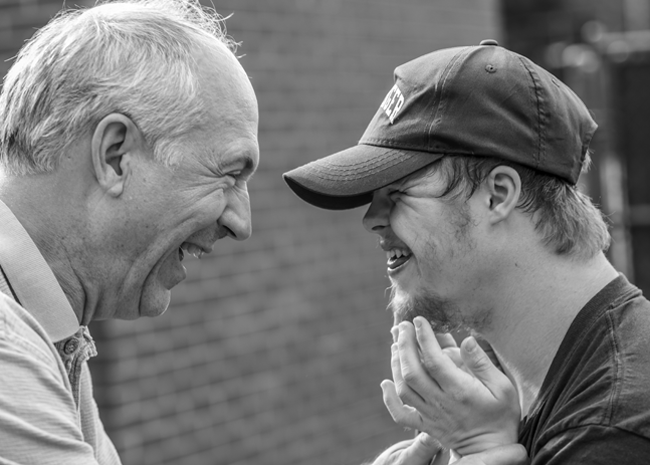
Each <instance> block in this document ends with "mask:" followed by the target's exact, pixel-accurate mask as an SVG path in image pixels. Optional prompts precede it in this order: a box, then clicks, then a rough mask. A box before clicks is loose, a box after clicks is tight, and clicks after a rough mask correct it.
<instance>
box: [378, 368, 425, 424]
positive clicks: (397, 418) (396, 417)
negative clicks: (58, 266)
mask: <svg viewBox="0 0 650 465" xmlns="http://www.w3.org/2000/svg"><path fill="white" fill-rule="evenodd" d="M381 390H382V392H383V398H384V405H385V406H386V409H388V413H390V416H391V417H392V418H393V421H394V422H395V423H397V424H398V425H400V426H405V427H407V428H413V429H422V425H423V422H422V417H421V416H420V413H419V412H418V411H417V410H415V409H414V408H413V407H411V406H409V405H405V404H404V403H403V402H402V399H400V397H399V396H398V395H397V390H396V389H395V384H394V383H393V382H392V381H389V380H387V379H385V380H384V381H382V382H381Z"/></svg>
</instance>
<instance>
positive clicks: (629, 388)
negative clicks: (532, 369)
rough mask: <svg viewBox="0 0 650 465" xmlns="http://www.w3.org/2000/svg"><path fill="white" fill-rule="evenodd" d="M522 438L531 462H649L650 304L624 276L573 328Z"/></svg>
mask: <svg viewBox="0 0 650 465" xmlns="http://www.w3.org/2000/svg"><path fill="white" fill-rule="evenodd" d="M519 442H520V443H521V444H523V445H524V446H525V447H526V450H528V454H529V456H530V457H531V459H532V460H531V465H541V464H548V465H559V464H562V465H569V464H571V465H573V464H589V465H593V464H625V465H636V464H638V465H641V464H643V465H648V464H650V302H648V300H646V299H645V298H644V297H643V295H642V293H641V291H640V290H639V289H637V288H636V287H634V286H633V285H631V284H630V283H629V282H628V281H627V279H625V277H624V276H623V275H621V276H619V277H618V278H617V279H615V280H614V281H612V282H611V283H609V284H608V285H607V286H605V287H604V288H603V289H602V290H601V291H600V292H599V293H598V294H596V295H595V296H594V298H593V299H591V300H590V301H589V303H587V305H585V307H584V308H583V309H582V310H581V311H580V313H578V315H577V316H576V318H575V320H574V321H573V323H572V324H571V326H570V327H569V330H568V331H567V334H566V336H565V337H564V339H563V341H562V344H561V345H560V348H559V350H558V352H557V354H556V355H555V358H554V359H553V362H552V363H551V367H550V369H549V371H548V374H547V375H546V378H545V379H544V383H543V384H542V388H541V390H540V393H539V397H538V399H537V401H536V402H535V404H534V405H533V407H532V408H531V411H530V413H529V415H528V417H527V418H526V419H524V421H523V423H522V425H521V432H520V435H519Z"/></svg>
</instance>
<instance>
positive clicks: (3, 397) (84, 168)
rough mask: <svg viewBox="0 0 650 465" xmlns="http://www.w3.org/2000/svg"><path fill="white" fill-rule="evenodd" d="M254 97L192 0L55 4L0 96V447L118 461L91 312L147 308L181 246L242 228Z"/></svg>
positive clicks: (165, 300) (37, 456) (30, 454)
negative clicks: (97, 388) (94, 383)
mask: <svg viewBox="0 0 650 465" xmlns="http://www.w3.org/2000/svg"><path fill="white" fill-rule="evenodd" d="M257 123H258V113H257V102H256V99H255V95H254V93H253V89H252V87H251V85H250V82H249V80H248V78H247V76H246V74H245V72H244V70H243V69H242V67H241V66H240V64H239V63H238V61H237V59H236V57H235V55H234V54H233V51H232V46H231V43H230V42H229V41H228V40H227V39H226V38H225V35H224V34H223V33H222V32H221V29H220V19H219V17H218V16H217V15H214V14H211V13H210V12H208V11H206V10H203V9H202V8H201V7H200V6H199V5H198V3H197V2H194V1H191V0H188V1H186V2H182V1H176V2H165V1H147V2H142V3H137V2H135V3H132V4H125V3H115V4H105V5H101V6H97V7H95V8H91V9H88V10H85V11H81V10H76V11H68V12H65V13H64V14H61V15H60V16H58V17H57V18H55V19H54V20H52V21H51V22H50V23H49V24H48V25H47V26H46V27H44V28H43V29H41V30H40V31H38V32H37V33H36V35H35V36H34V37H33V38H32V39H31V40H30V41H29V42H28V43H27V44H26V45H25V46H24V47H23V49H22V50H21V51H20V53H19V55H18V57H17V59H16V62H15V63H14V65H13V67H12V68H11V70H10V71H9V73H8V75H7V77H6V79H5V81H4V88H3V93H2V95H1V97H0V158H1V166H2V170H1V180H0V200H1V201H2V202H0V218H1V225H0V235H1V236H2V240H0V267H1V269H2V273H1V274H0V278H1V279H0V289H1V290H2V291H3V292H2V294H0V373H1V374H2V375H1V376H0V379H1V381H0V462H2V463H21V464H27V463H30V464H48V463H51V464H64V463H74V464H84V465H87V464H93V463H100V464H118V463H120V461H119V458H118V457H117V454H116V452H115V449H114V447H113V445H112V444H111V442H110V440H109V439H108V438H107V436H106V434H105V432H104V429H103V426H102V424H101V422H100V420H99V417H98V414H97V408H96V406H95V403H94V401H93V398H92V392H91V380H90V375H89V372H88V366H87V360H88V358H89V357H91V356H93V355H95V348H94V345H93V342H92V339H91V337H90V335H89V333H88V330H87V328H86V326H87V325H88V323H89V322H90V321H92V320H93V319H104V318H123V319H133V318H138V317H140V316H143V315H146V316H155V315H159V314H161V313H163V312H164V311H165V309H166V308H167V306H168V304H169V300H170V290H171V288H172V287H174V286H175V285H176V284H178V283H179V282H180V281H182V280H183V279H184V278H185V268H184V267H183V264H182V261H183V257H184V254H185V253H189V254H192V255H195V256H197V257H200V256H201V255H202V254H204V253H209V252H210V251H211V250H212V246H213V244H214V242H215V241H216V240H218V239H222V238H225V237H231V238H233V239H236V240H244V239H246V238H248V237H249V235H250V233H251V220H250V204H249V199H248V192H247V187H246V182H247V180H248V178H249V177H250V176H251V174H252V173H253V172H254V171H255V169H256V167H257V164H258V158H259V151H258V143H257Z"/></svg>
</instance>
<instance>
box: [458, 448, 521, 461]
mask: <svg viewBox="0 0 650 465" xmlns="http://www.w3.org/2000/svg"><path fill="white" fill-rule="evenodd" d="M474 455H475V456H476V458H477V459H480V462H477V464H480V465H527V464H528V454H527V453H526V448H525V447H524V446H522V445H521V444H509V445H507V446H499V447H494V448H491V449H488V450H486V451H483V452H481V453H479V454H474ZM472 457H473V456H472ZM457 463H458V464H460V465H465V464H464V463H462V460H460V461H459V462H457Z"/></svg>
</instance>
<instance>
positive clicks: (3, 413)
mask: <svg viewBox="0 0 650 465" xmlns="http://www.w3.org/2000/svg"><path fill="white" fill-rule="evenodd" d="M5 305H6V303H5V302H2V303H0V306H5ZM7 310H8V309H7V308H0V445H1V446H0V464H2V465H5V464H20V465H29V464H38V465H61V464H66V465H96V464H97V461H96V460H95V457H94V453H93V450H92V447H90V445H89V444H87V443H86V442H84V437H83V433H82V431H81V426H80V424H79V420H78V416H77V413H76V405H75V402H74V398H73V397H72V393H71V392H70V390H69V387H68V385H67V384H66V382H67V378H65V377H64V374H62V373H61V370H60V368H59V366H58V362H57V359H56V358H54V357H56V354H54V353H53V352H52V350H51V348H50V346H48V344H47V343H45V341H43V340H42V339H41V338H40V337H39V334H38V332H37V331H34V329H33V328H32V327H31V326H30V324H29V321H24V320H21V319H20V318H17V317H16V316H15V315H14V314H12V312H11V311H7Z"/></svg>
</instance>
